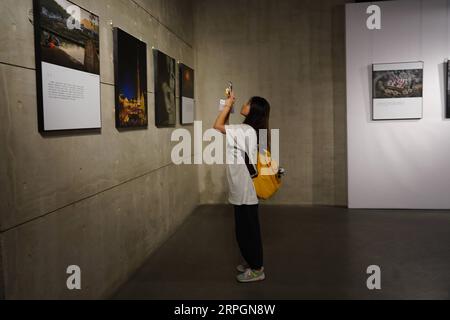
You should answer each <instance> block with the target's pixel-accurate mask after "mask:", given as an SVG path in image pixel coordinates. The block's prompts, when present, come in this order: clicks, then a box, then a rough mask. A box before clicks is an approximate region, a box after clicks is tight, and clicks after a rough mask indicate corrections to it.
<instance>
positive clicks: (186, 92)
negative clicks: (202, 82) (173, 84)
mask: <svg viewBox="0 0 450 320" xmlns="http://www.w3.org/2000/svg"><path fill="white" fill-rule="evenodd" d="M180 92H181V98H180V122H181V124H182V125H186V124H192V123H194V112H195V101H194V70H192V69H191V68H189V67H188V66H186V65H184V64H182V63H181V64H180Z"/></svg>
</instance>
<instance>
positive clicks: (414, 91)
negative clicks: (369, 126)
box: [372, 62, 423, 120]
mask: <svg viewBox="0 0 450 320" xmlns="http://www.w3.org/2000/svg"><path fill="white" fill-rule="evenodd" d="M372 83H373V91H372V93H373V114H372V118H373V120H402V119H421V118H422V114H423V110H422V109H423V62H407V63H387V64H374V65H373V70H372Z"/></svg>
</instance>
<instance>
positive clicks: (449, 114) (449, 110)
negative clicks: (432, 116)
mask: <svg viewBox="0 0 450 320" xmlns="http://www.w3.org/2000/svg"><path fill="white" fill-rule="evenodd" d="M445 70H446V75H445V79H446V84H447V85H446V88H447V89H446V90H447V92H446V97H447V103H446V110H445V117H446V118H447V119H450V61H448V60H447V63H446V64H445Z"/></svg>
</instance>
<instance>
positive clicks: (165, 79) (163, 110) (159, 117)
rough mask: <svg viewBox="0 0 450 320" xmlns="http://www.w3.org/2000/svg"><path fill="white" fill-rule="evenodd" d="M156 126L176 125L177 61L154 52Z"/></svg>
mask: <svg viewBox="0 0 450 320" xmlns="http://www.w3.org/2000/svg"><path fill="white" fill-rule="evenodd" d="M153 56H154V66H155V125H156V127H158V128H164V127H174V126H175V125H176V117H177V115H176V94H175V85H176V76H175V73H176V70H175V60H174V59H172V58H171V57H169V56H167V55H166V54H164V53H162V52H161V51H158V50H154V51H153Z"/></svg>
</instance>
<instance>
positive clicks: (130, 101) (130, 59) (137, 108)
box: [114, 28, 148, 129]
mask: <svg viewBox="0 0 450 320" xmlns="http://www.w3.org/2000/svg"><path fill="white" fill-rule="evenodd" d="M114 71H115V72H114V76H115V95H116V98H115V101H116V128H118V129H127V128H146V127H147V126H148V102H147V45H146V44H145V43H144V42H142V41H140V40H139V39H136V38H135V37H133V36H131V35H129V34H128V33H126V32H125V31H123V30H121V29H119V28H114Z"/></svg>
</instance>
